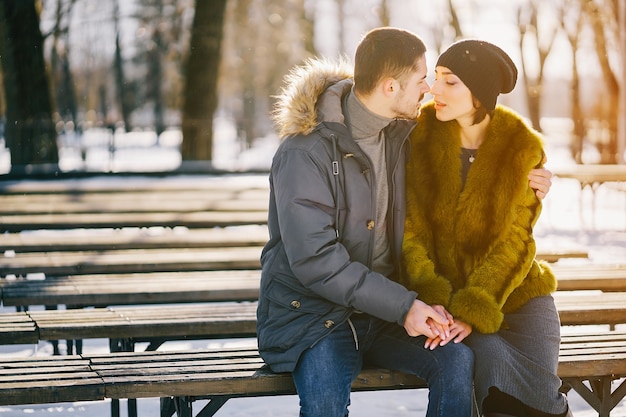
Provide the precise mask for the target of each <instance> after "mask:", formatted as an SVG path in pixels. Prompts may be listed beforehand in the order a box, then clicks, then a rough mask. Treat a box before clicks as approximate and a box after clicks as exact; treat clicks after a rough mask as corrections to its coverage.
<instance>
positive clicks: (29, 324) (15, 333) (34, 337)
mask: <svg viewBox="0 0 626 417" xmlns="http://www.w3.org/2000/svg"><path fill="white" fill-rule="evenodd" d="M38 342H39V335H38V334H37V328H36V326H35V323H34V322H33V320H32V319H31V318H30V317H29V316H28V315H27V314H26V313H24V312H16V313H3V314H0V344H3V345H8V344H36V343H38Z"/></svg>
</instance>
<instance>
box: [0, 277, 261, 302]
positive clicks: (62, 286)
mask: <svg viewBox="0 0 626 417" xmlns="http://www.w3.org/2000/svg"><path fill="white" fill-rule="evenodd" d="M260 279H261V272H260V271H259V270H241V271H237V270H226V271H223V270H219V271H199V272H185V273H176V272H171V273H143V274H119V275H84V276H69V277H51V278H46V279H45V280H0V289H1V291H2V302H3V304H4V305H5V306H21V305H58V304H66V305H72V306H107V305H120V304H165V303H194V302H209V301H238V300H256V299H258V297H259V282H260ZM138 288H140V289H141V292H139V291H138ZM148 288H149V291H148V290H147V289H148Z"/></svg>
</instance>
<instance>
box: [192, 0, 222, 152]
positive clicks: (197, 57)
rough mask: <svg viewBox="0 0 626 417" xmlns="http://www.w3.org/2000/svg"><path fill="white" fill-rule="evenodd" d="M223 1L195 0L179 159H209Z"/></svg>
mask: <svg viewBox="0 0 626 417" xmlns="http://www.w3.org/2000/svg"><path fill="white" fill-rule="evenodd" d="M225 10H226V0H212V1H203V0H196V8H195V16H194V20H193V26H192V35H191V45H190V50H189V58H188V62H187V69H186V79H185V103H184V107H183V116H182V130H183V143H182V149H181V153H182V159H183V163H184V162H185V161H211V160H212V157H213V113H214V112H215V110H216V109H217V104H218V97H217V78H218V70H219V62H220V56H221V46H222V37H223V24H224V13H225Z"/></svg>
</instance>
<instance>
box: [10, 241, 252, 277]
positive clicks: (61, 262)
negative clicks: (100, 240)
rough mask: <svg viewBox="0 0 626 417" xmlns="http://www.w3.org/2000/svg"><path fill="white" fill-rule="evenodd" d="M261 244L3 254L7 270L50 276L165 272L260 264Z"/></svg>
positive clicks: (247, 266)
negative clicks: (223, 246)
mask: <svg viewBox="0 0 626 417" xmlns="http://www.w3.org/2000/svg"><path fill="white" fill-rule="evenodd" d="M261 250H262V248H261V247H260V246H249V247H228V248H189V249H185V250H176V249H172V250H167V249H153V250H149V249H137V250H123V251H103V252H47V253H46V254H40V253H27V254H16V255H15V256H14V257H3V258H0V270H2V271H3V272H4V274H13V275H26V274H34V273H43V274H46V275H47V276H54V275H67V274H98V273H125V272H165V271H191V270H196V271H199V270H210V269H250V268H260V267H261V264H260V261H259V257H260V255H261Z"/></svg>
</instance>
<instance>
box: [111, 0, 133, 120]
mask: <svg viewBox="0 0 626 417" xmlns="http://www.w3.org/2000/svg"><path fill="white" fill-rule="evenodd" d="M119 21H120V12H119V4H118V0H114V3H113V22H114V28H115V59H114V63H113V68H114V73H115V86H116V91H117V99H118V103H119V106H120V110H121V113H122V119H123V120H124V129H125V130H126V131H127V132H129V131H131V130H132V124H131V119H130V116H131V112H132V107H133V105H132V102H131V101H132V97H133V92H132V86H131V84H129V83H127V80H126V74H125V71H124V60H123V59H122V46H121V45H120V25H119Z"/></svg>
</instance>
